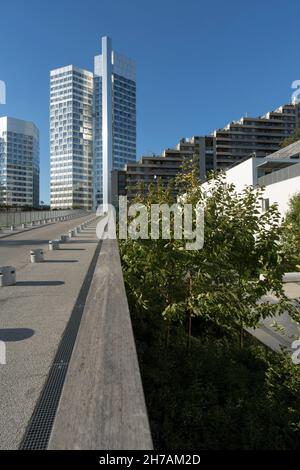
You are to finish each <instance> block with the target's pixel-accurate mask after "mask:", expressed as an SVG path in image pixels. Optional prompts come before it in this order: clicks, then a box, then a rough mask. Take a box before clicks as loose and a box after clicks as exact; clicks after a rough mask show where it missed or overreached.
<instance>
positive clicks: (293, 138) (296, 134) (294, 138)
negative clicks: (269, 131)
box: [280, 127, 300, 148]
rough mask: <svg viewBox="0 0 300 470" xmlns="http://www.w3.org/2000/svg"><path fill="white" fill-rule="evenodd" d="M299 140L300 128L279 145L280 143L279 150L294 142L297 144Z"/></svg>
mask: <svg viewBox="0 0 300 470" xmlns="http://www.w3.org/2000/svg"><path fill="white" fill-rule="evenodd" d="M298 140H300V127H298V128H297V129H296V131H295V132H294V134H292V135H290V136H289V137H286V138H285V139H284V140H283V141H282V142H281V143H280V148H284V147H287V146H288V145H291V144H293V143H294V142H297V141H298Z"/></svg>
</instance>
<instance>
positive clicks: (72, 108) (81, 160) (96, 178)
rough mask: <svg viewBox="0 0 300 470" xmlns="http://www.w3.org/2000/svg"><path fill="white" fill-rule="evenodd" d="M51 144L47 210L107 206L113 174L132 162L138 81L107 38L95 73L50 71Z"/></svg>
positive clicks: (130, 64)
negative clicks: (48, 206)
mask: <svg viewBox="0 0 300 470" xmlns="http://www.w3.org/2000/svg"><path fill="white" fill-rule="evenodd" d="M50 141H51V142H50V147H51V207H57V208H58V207H62V208H63V207H75V206H76V207H79V206H80V207H84V208H88V209H91V208H94V209H96V208H97V207H98V205H99V204H102V203H103V204H106V203H107V202H111V171H112V170H114V169H121V168H123V167H124V165H125V164H126V163H128V162H134V161H135V160H136V77H135V64H134V62H133V61H132V60H130V59H128V58H126V57H124V56H122V55H121V54H118V53H116V52H115V51H113V50H112V44H111V39H110V38H108V37H104V38H102V51H101V54H100V55H97V56H96V57H95V60H94V73H92V72H89V71H86V70H82V69H78V68H76V67H73V66H68V67H64V68H61V69H57V70H54V71H52V72H51V104H50Z"/></svg>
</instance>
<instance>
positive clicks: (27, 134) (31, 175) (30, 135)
mask: <svg viewBox="0 0 300 470" xmlns="http://www.w3.org/2000/svg"><path fill="white" fill-rule="evenodd" d="M39 163H40V162H39V130H38V128H37V127H36V126H35V125H34V124H33V123H32V122H29V121H23V120H21V119H14V118H10V117H7V116H5V117H1V118H0V205H5V206H12V207H22V206H23V207H25V206H27V207H34V208H38V207H39V190H40V166H39Z"/></svg>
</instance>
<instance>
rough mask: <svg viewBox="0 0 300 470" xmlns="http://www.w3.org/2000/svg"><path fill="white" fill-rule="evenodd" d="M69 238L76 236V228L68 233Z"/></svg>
mask: <svg viewBox="0 0 300 470" xmlns="http://www.w3.org/2000/svg"><path fill="white" fill-rule="evenodd" d="M68 236H69V238H73V237H74V236H75V232H74V230H70V231H69V233H68Z"/></svg>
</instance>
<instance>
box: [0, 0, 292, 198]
mask: <svg viewBox="0 0 300 470" xmlns="http://www.w3.org/2000/svg"><path fill="white" fill-rule="evenodd" d="M299 15H300V4H299V2H298V0H295V1H294V0H286V1H285V2H282V0H281V1H279V0H273V1H272V2H271V1H269V0H260V1H258V0H251V2H242V1H240V0H239V1H237V0H227V1H226V2H224V1H219V0H217V1H214V0H210V1H204V0H202V1H200V0H151V1H146V0H84V1H79V0H51V1H50V0H43V1H41V0H10V1H6V2H1V6H0V44H1V47H0V80H5V82H6V85H7V104H6V105H1V106H0V115H9V116H12V117H17V118H21V119H28V120H31V121H33V122H35V124H36V125H37V126H38V127H39V129H40V139H41V141H40V147H41V155H40V158H41V199H43V200H45V201H48V200H49V148H48V147H49V138H48V133H49V125H48V121H49V71H50V69H52V68H56V67H60V66H63V65H68V64H74V65H77V66H79V67H83V68H88V69H92V67H93V56H94V55H96V54H98V53H99V52H100V38H101V36H103V35H109V36H111V37H112V40H113V47H114V49H115V50H116V51H119V52H121V53H124V54H126V55H128V56H129V57H132V58H133V59H134V60H135V61H136V64H137V112H138V115H137V123H138V129H137V148H138V152H137V156H138V158H139V157H140V156H141V155H142V154H147V153H152V152H158V153H160V152H161V151H162V150H163V149H164V148H166V147H172V146H174V145H175V144H176V143H177V142H178V141H179V139H180V138H181V137H188V136H192V135H201V134H205V133H209V132H211V131H212V130H213V129H214V128H217V127H223V125H225V124H226V123H227V122H229V121H231V120H233V119H238V118H240V117H241V116H242V115H244V114H245V113H248V115H259V114H262V113H265V112H266V111H268V110H271V109H273V108H275V107H277V106H279V105H280V104H283V103H285V102H289V101H290V96H291V83H292V81H293V80H297V79H300V53H299V43H300V42H299Z"/></svg>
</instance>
